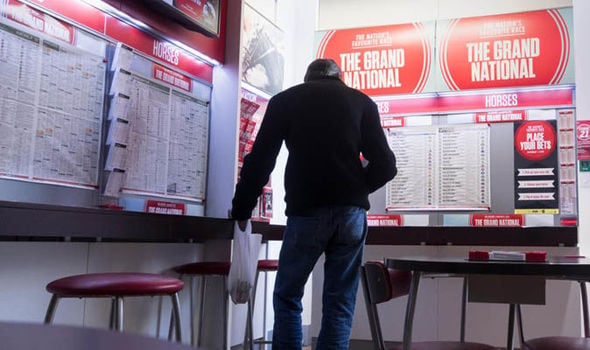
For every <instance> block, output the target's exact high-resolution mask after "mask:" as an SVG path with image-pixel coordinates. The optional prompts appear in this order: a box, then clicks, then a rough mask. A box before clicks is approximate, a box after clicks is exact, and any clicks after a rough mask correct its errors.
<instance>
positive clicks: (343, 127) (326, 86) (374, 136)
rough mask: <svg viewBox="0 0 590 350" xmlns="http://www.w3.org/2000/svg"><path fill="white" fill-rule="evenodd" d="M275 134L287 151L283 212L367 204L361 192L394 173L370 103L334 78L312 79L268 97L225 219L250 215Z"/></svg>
mask: <svg viewBox="0 0 590 350" xmlns="http://www.w3.org/2000/svg"><path fill="white" fill-rule="evenodd" d="M283 141H285V144H286V146H287V149H288V151H289V158H288V160H287V165H286V169H285V201H286V215H287V216H291V215H305V213H306V212H308V211H309V210H311V209H314V208H318V207H322V206H329V205H356V206H360V207H363V208H365V209H369V199H368V195H369V193H371V192H373V191H375V190H377V189H378V188H380V187H381V186H383V185H384V184H385V183H386V182H387V181H389V180H391V179H392V178H393V177H394V176H395V174H396V173H397V169H396V166H395V156H394V154H393V152H392V151H391V150H390V149H389V146H388V144H387V140H386V138H385V135H384V133H383V129H382V128H381V123H380V119H379V113H378V111H377V106H376V105H375V103H374V102H373V101H372V100H371V99H370V98H369V97H368V96H366V95H365V94H363V93H362V92H360V91H357V90H354V89H352V88H349V87H347V86H346V85H345V84H344V83H343V82H342V81H340V80H339V79H336V78H330V77H326V78H322V79H318V80H312V81H309V82H307V83H304V84H300V85H297V86H294V87H292V88H289V89H287V90H285V91H283V92H281V93H279V94H277V95H276V96H274V97H273V98H271V100H270V101H269V104H268V108H267V110H266V113H265V115H264V119H263V121H262V125H261V127H260V131H259V132H258V135H257V137H256V140H255V141H254V145H253V147H252V151H251V152H250V153H249V154H248V155H247V156H246V157H245V158H244V165H243V167H242V170H241V172H240V181H239V182H238V184H237V186H236V191H235V195H234V198H233V202H232V205H233V207H232V213H231V215H232V218H233V219H236V220H245V219H248V218H250V216H251V212H252V210H253V209H254V207H255V206H256V201H257V198H258V196H259V195H260V194H261V192H262V187H263V186H264V185H265V184H266V183H267V181H268V177H269V175H270V173H271V171H272V170H273V168H274V166H275V160H276V157H277V154H278V153H279V150H280V148H281V145H282V142H283ZM361 153H362V156H363V158H364V159H365V160H367V161H368V165H367V166H366V167H363V166H362V163H361V159H360V154H361Z"/></svg>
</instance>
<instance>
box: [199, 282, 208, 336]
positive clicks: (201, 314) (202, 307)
mask: <svg viewBox="0 0 590 350" xmlns="http://www.w3.org/2000/svg"><path fill="white" fill-rule="evenodd" d="M206 284H207V276H201V302H200V306H199V334H197V347H201V338H202V336H203V318H204V317H205V289H206V288H205V287H206Z"/></svg>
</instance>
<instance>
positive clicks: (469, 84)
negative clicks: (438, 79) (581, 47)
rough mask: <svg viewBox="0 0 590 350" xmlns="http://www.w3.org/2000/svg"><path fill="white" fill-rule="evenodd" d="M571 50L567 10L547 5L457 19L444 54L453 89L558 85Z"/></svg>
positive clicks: (445, 75)
mask: <svg viewBox="0 0 590 350" xmlns="http://www.w3.org/2000/svg"><path fill="white" fill-rule="evenodd" d="M570 49H571V48H570V33H569V31H568V27H567V24H566V22H565V20H564V18H563V17H562V15H561V13H560V12H559V11H558V10H544V11H534V12H523V13H512V14H502V15H494V16H484V17H473V18H460V19H454V20H451V21H450V23H449V25H448V27H447V28H446V31H445V32H444V33H443V34H442V35H441V42H440V49H439V51H438V52H439V57H438V58H439V66H440V70H441V74H442V77H443V79H444V81H445V84H446V85H447V86H448V88H449V89H451V90H464V89H479V88H492V87H508V86H531V85H554V84H559V83H560V81H561V80H562V78H563V76H564V73H565V71H566V68H567V66H568V63H569V59H570Z"/></svg>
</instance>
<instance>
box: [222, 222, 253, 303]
mask: <svg viewBox="0 0 590 350" xmlns="http://www.w3.org/2000/svg"><path fill="white" fill-rule="evenodd" d="M261 244H262V235H261V234H258V233H252V225H251V223H250V220H248V224H247V226H246V230H245V231H242V230H240V228H239V226H238V223H237V222H235V223H234V240H233V246H232V259H231V267H230V269H229V276H228V278H227V279H228V281H227V289H228V291H229V295H230V296H231V300H232V301H233V302H234V304H244V303H246V302H247V301H248V300H249V299H250V293H252V288H253V287H254V282H255V281H254V280H255V278H256V267H257V266H258V255H259V254H260V246H261Z"/></svg>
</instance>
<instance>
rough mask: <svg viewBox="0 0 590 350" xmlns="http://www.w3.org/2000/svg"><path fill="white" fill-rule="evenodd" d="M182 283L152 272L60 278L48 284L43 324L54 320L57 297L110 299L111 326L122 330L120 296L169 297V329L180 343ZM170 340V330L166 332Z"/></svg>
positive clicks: (95, 274)
mask: <svg viewBox="0 0 590 350" xmlns="http://www.w3.org/2000/svg"><path fill="white" fill-rule="evenodd" d="M183 287H184V282H182V280H180V279H178V278H174V277H168V276H164V275H160V274H154V273H139V272H105V273H88V274H82V275H73V276H67V277H63V278H60V279H57V280H54V281H51V282H49V283H48V284H47V286H46V287H45V289H46V290H47V291H48V292H49V293H51V294H52V295H51V300H50V301H49V306H48V307H47V311H46V313H45V321H44V322H45V323H46V324H49V323H51V322H52V321H53V316H54V314H55V310H56V309H57V305H58V303H59V300H60V299H62V298H111V299H112V301H111V317H110V328H111V329H116V330H119V331H123V299H124V298H125V297H137V296H164V295H167V296H170V298H171V300H172V316H173V317H172V318H171V322H170V330H171V331H172V329H175V333H176V340H177V341H178V342H181V341H182V339H181V334H180V329H181V325H180V302H179V300H178V292H179V291H180V290H181V289H182V288H183ZM168 338H169V339H172V332H170V334H169V335H168Z"/></svg>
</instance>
